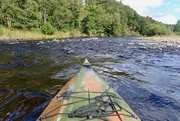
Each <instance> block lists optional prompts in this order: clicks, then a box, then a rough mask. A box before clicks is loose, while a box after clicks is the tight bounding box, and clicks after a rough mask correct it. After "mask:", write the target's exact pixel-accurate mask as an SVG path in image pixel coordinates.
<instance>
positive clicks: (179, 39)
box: [0, 34, 180, 44]
mask: <svg viewBox="0 0 180 121" xmlns="http://www.w3.org/2000/svg"><path fill="white" fill-rule="evenodd" d="M100 37H105V36H100ZM119 37H121V36H119ZM122 37H124V36H122ZM126 37H129V36H126ZM71 38H91V37H89V36H88V35H85V34H84V35H83V36H66V37H59V38H56V37H49V36H48V37H42V38H41V37H40V38H33V37H30V38H22V37H20V38H13V37H7V36H0V42H28V41H40V40H42V41H47V40H55V39H57V40H60V39H71ZM140 39H141V40H151V41H155V42H164V43H174V44H180V36H171V35H170V36H152V37H146V36H141V37H140Z"/></svg>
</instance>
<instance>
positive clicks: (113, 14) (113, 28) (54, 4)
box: [0, 0, 172, 36]
mask: <svg viewBox="0 0 180 121" xmlns="http://www.w3.org/2000/svg"><path fill="white" fill-rule="evenodd" d="M83 1H84V2H83ZM0 4H1V6H0V24H1V25H2V26H4V27H9V28H18V29H29V30H36V29H38V30H41V31H42V33H44V34H54V32H55V30H58V31H65V32H68V31H71V30H73V29H76V30H79V31H81V32H82V33H87V34H89V35H92V36H94V35H110V36H119V35H132V34H136V35H138V34H141V35H146V36H153V35H167V34H169V33H170V31H171V30H172V29H171V27H168V26H167V25H165V24H163V23H160V22H157V21H155V20H153V19H152V18H150V17H142V16H140V15H138V14H137V12H136V11H134V10H133V9H132V8H130V7H129V6H126V5H124V4H123V3H121V2H117V1H116V0H21V1H20V0H13V1H12V0H1V1H0Z"/></svg>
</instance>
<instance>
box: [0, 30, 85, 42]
mask: <svg viewBox="0 0 180 121" xmlns="http://www.w3.org/2000/svg"><path fill="white" fill-rule="evenodd" d="M76 37H87V35H86V34H83V33H81V32H80V31H78V30H72V31H71V32H63V31H56V32H55V34H54V35H45V34H42V33H41V31H39V30H32V31H29V30H19V29H7V28H1V29H0V42H3V41H33V40H49V39H60V38H76Z"/></svg>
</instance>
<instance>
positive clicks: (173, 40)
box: [142, 36, 180, 44]
mask: <svg viewBox="0 0 180 121" xmlns="http://www.w3.org/2000/svg"><path fill="white" fill-rule="evenodd" d="M142 38H143V39H147V40H153V41H158V42H169V43H174V44H180V36H167V37H166V36H162V37H142Z"/></svg>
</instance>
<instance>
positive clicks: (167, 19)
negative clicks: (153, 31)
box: [154, 14, 177, 24]
mask: <svg viewBox="0 0 180 121" xmlns="http://www.w3.org/2000/svg"><path fill="white" fill-rule="evenodd" d="M154 19H155V20H157V21H160V22H163V23H166V24H176V22H177V18H176V17H175V16H172V15H170V14H169V15H162V16H159V17H154Z"/></svg>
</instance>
